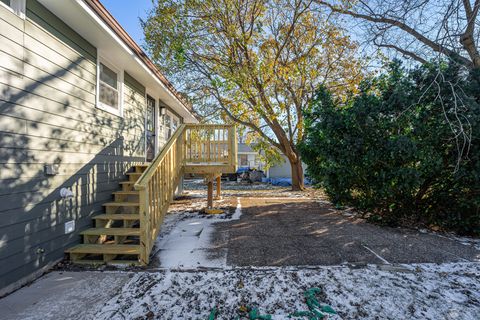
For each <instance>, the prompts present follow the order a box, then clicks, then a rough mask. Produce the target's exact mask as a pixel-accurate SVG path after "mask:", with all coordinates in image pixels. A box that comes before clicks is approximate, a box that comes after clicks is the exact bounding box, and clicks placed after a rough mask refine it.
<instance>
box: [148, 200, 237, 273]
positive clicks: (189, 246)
mask: <svg viewBox="0 0 480 320" xmlns="http://www.w3.org/2000/svg"><path fill="white" fill-rule="evenodd" d="M221 202H222V200H220V201H216V203H217V204H218V203H221ZM197 205H198V204H197ZM182 208H183V209H184V210H185V209H186V208H188V209H190V212H189V211H184V212H175V213H172V214H169V215H167V216H166V218H165V221H164V223H163V225H162V230H161V232H160V235H159V237H158V238H157V240H156V242H155V249H154V251H155V252H157V253H158V254H155V256H156V257H158V260H159V261H158V262H159V265H160V266H161V267H165V268H197V267H218V268H220V267H225V266H226V264H227V252H226V251H225V250H226V249H223V250H215V252H214V254H212V250H211V235H212V232H213V230H214V229H213V228H214V225H215V224H216V223H222V222H224V221H232V220H238V219H240V216H241V214H242V211H241V204H240V199H238V198H237V199H236V209H235V212H234V213H230V212H225V213H224V214H218V215H208V214H200V213H199V212H198V211H197V212H195V211H193V212H191V210H192V208H195V206H191V205H190V206H188V205H187V206H185V205H183V206H182ZM200 208H201V207H197V210H198V209H200Z"/></svg>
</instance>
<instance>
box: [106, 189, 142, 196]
mask: <svg viewBox="0 0 480 320" xmlns="http://www.w3.org/2000/svg"><path fill="white" fill-rule="evenodd" d="M139 193H140V192H139V191H135V190H134V191H115V192H113V194H123V195H138V194H139Z"/></svg>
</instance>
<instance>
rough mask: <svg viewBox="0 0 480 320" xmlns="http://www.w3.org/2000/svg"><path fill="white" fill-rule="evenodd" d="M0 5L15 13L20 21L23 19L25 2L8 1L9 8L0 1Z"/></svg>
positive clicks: (25, 7) (25, 0)
mask: <svg viewBox="0 0 480 320" xmlns="http://www.w3.org/2000/svg"><path fill="white" fill-rule="evenodd" d="M0 5H1V6H3V7H4V8H7V9H8V10H10V11H12V12H13V13H15V14H16V15H17V16H19V17H20V18H22V19H25V12H26V11H27V0H10V6H8V5H6V4H5V3H3V2H1V1H0Z"/></svg>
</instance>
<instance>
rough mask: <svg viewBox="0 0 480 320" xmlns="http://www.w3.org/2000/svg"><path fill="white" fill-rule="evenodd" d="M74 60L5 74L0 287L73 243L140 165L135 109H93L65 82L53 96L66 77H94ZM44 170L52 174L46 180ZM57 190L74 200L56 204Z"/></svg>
mask: <svg viewBox="0 0 480 320" xmlns="http://www.w3.org/2000/svg"><path fill="white" fill-rule="evenodd" d="M81 61H83V59H81V58H79V59H78V60H76V61H73V62H71V63H70V64H69V65H68V67H67V68H60V67H59V68H58V70H57V71H56V72H55V73H54V74H46V75H44V76H43V77H41V78H40V79H39V80H37V81H32V80H30V79H28V78H26V77H23V78H21V77H18V76H16V75H13V74H9V75H8V76H7V77H6V81H5V82H6V85H5V89H3V90H2V91H1V96H0V106H1V107H0V116H1V117H2V118H3V119H1V120H0V123H1V124H2V126H0V150H1V153H0V168H1V170H0V180H1V184H0V289H1V288H2V287H4V286H6V285H8V284H10V283H12V282H14V281H16V280H19V279H20V278H22V277H24V276H27V275H29V274H30V273H32V272H34V271H35V270H37V269H39V268H41V267H43V266H45V265H47V264H49V263H51V262H54V261H56V260H58V259H59V258H61V257H62V256H63V251H64V249H65V248H67V247H69V246H71V245H73V244H75V243H78V242H79V240H80V237H79V235H78V232H79V231H80V230H82V229H85V228H87V227H89V226H91V223H92V222H91V217H92V216H93V215H96V214H98V213H101V212H102V211H103V208H102V203H104V202H108V201H110V200H111V197H112V192H113V191H115V190H118V189H119V185H118V182H120V181H122V180H124V173H125V172H126V171H127V170H128V169H129V167H130V166H131V165H132V164H134V163H136V162H143V156H141V155H142V154H143V153H144V150H143V145H144V143H143V125H144V123H143V121H144V118H143V116H142V115H141V113H142V111H141V110H140V111H139V110H125V116H124V118H123V119H122V118H118V117H116V116H113V115H111V114H108V113H106V112H104V111H101V110H99V109H97V108H96V107H95V102H94V100H95V99H94V94H95V92H94V91H93V103H92V92H88V91H85V90H83V89H82V88H80V87H78V86H75V85H73V84H71V83H70V84H71V85H67V84H66V85H65V87H66V88H68V89H65V88H64V89H63V90H66V92H61V91H60V89H59V87H58V84H59V83H64V82H65V83H66V82H67V81H66V79H72V74H75V75H77V77H78V78H81V79H88V78H90V79H93V81H95V80H96V77H95V75H92V74H91V73H89V72H88V71H86V70H85V69H83V68H81V67H80V62H81ZM29 63H30V61H29V59H28V56H27V57H26V61H25V64H29ZM72 71H75V73H73V72H72ZM73 78H75V77H73ZM59 79H62V81H64V82H62V81H61V80H59ZM2 82H3V81H2ZM41 96H42V97H43V98H41ZM135 98H136V99H137V100H138V97H135ZM136 103H137V104H138V105H139V106H140V105H141V103H142V101H137V102H136ZM39 104H42V105H39ZM3 124H5V125H3ZM1 128H3V129H1ZM45 165H53V166H54V167H55V168H56V169H57V170H58V174H56V175H52V176H48V175H46V174H45V172H44V166H45ZM62 188H68V189H70V190H71V191H72V192H73V194H74V197H73V198H71V199H69V200H63V199H62V198H61V197H60V190H61V189H62ZM70 220H75V221H76V229H75V232H74V233H71V234H65V230H64V223H65V222H66V221H70Z"/></svg>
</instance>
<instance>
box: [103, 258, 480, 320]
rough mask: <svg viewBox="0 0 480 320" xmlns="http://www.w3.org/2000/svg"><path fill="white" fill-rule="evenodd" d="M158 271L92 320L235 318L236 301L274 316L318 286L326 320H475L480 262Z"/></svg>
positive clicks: (479, 310) (479, 315) (479, 312)
mask: <svg viewBox="0 0 480 320" xmlns="http://www.w3.org/2000/svg"><path fill="white" fill-rule="evenodd" d="M400 270H402V271H392V270H389V269H385V268H382V267H381V266H373V265H369V266H366V267H363V268H356V267H349V266H338V267H318V268H308V267H305V268H293V267H281V268H280V267H279V268H253V269H249V268H247V269H245V268H237V269H235V268H233V269H224V270H210V271H199V270H195V271H192V270H190V271H188V270H183V271H181V270H173V269H168V270H160V271H158V272H142V273H136V274H135V275H134V276H133V278H132V279H131V280H130V281H129V282H127V284H126V285H125V286H124V287H123V289H122V290H121V292H119V293H118V295H116V296H114V297H112V299H111V300H110V301H108V302H107V303H106V304H105V306H104V307H103V309H102V310H100V311H99V312H97V314H96V316H95V319H208V315H209V313H210V310H211V308H213V307H218V309H219V310H220V314H219V315H218V317H217V319H235V317H236V315H237V313H238V309H239V308H240V307H241V306H248V307H257V308H259V311H260V312H261V314H266V313H269V314H272V315H273V319H288V318H287V316H288V314H290V313H291V312H293V311H295V310H306V309H307V306H306V305H305V302H304V299H303V292H304V290H306V289H309V288H311V287H319V288H321V289H322V294H321V295H320V296H319V297H318V299H319V301H320V302H321V303H325V304H329V305H330V306H332V307H333V308H334V309H335V310H336V311H337V313H338V315H336V316H332V317H331V318H329V319H396V320H397V319H432V320H439V319H452V320H455V319H458V320H460V319H461V320H470V319H472V320H478V319H480V264H477V263H452V264H443V265H435V264H415V265H409V266H408V267H403V268H402V269H400Z"/></svg>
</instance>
